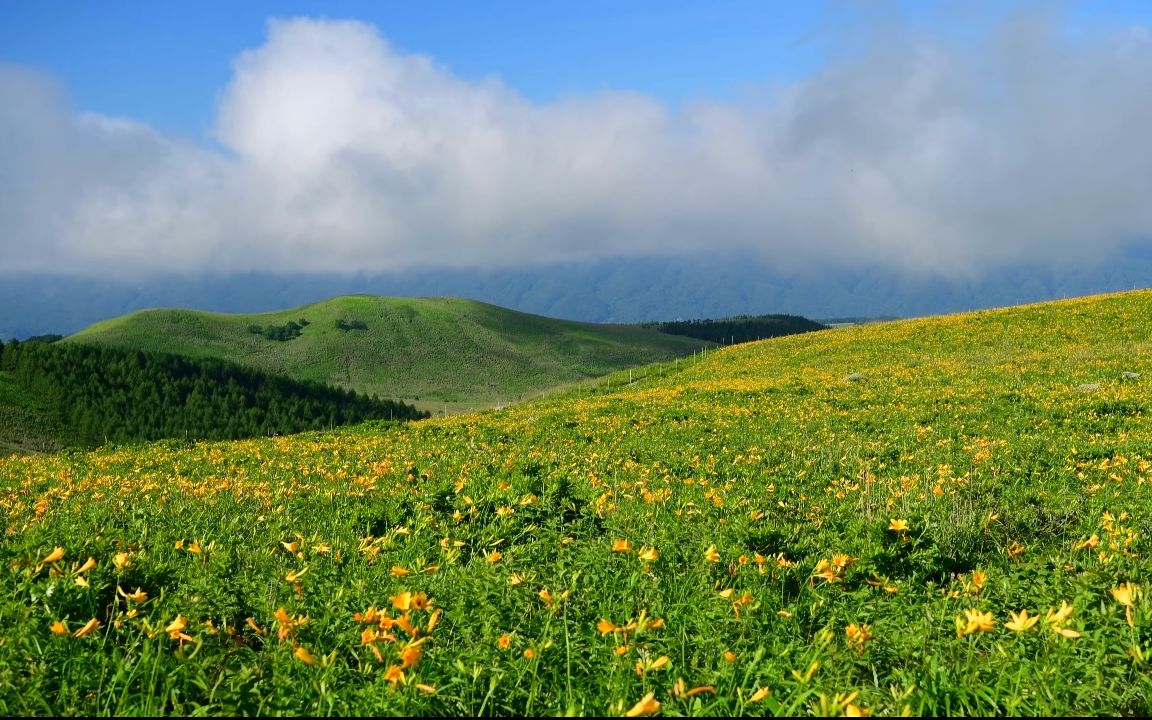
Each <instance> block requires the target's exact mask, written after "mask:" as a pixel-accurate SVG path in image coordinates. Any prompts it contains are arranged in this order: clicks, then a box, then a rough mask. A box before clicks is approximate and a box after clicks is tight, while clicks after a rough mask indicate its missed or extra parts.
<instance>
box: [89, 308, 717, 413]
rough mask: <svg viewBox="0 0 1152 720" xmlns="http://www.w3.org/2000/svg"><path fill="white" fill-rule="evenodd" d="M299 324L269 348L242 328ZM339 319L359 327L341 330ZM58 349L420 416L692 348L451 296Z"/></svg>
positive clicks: (193, 321)
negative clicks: (241, 373) (186, 361)
mask: <svg viewBox="0 0 1152 720" xmlns="http://www.w3.org/2000/svg"><path fill="white" fill-rule="evenodd" d="M300 318H304V319H307V320H308V321H309V322H310V324H309V325H308V326H307V327H305V328H304V331H303V333H302V335H301V336H300V337H298V338H295V339H293V340H290V341H285V342H279V341H274V340H269V339H266V338H264V337H262V336H259V335H253V334H251V333H249V332H248V330H247V328H248V326H249V325H253V324H255V325H261V326H269V325H274V326H279V325H283V324H284V323H286V322H288V321H289V320H292V321H296V320H299V319H300ZM340 320H345V321H360V322H363V323H364V324H365V325H366V326H367V329H365V330H348V331H345V330H340V329H338V328H337V327H336V325H337V323H338V322H339V321H340ZM68 342H83V343H98V344H107V345H113V346H117V347H131V348H140V349H147V350H161V351H165V352H174V353H178V354H182V355H189V356H192V357H214V358H221V359H225V360H232V361H235V362H239V363H243V364H246V365H250V366H252V367H255V368H258V369H261V370H265V371H267V372H272V373H277V374H283V375H287V376H289V377H293V378H298V379H303V380H316V381H319V382H325V383H330V384H333V385H338V386H340V387H344V388H349V389H353V390H356V391H357V392H366V393H369V394H377V395H379V396H380V397H386V398H394V399H400V400H406V401H417V403H418V405H419V406H421V408H422V409H432V410H439V409H441V408H443V407H444V405H445V404H446V403H447V404H450V405H452V406H453V407H455V408H457V409H467V408H468V407H473V406H477V407H479V406H493V405H499V404H507V403H510V402H516V401H519V400H522V399H524V398H526V397H529V396H532V395H535V394H538V393H539V392H541V391H542V390H546V389H548V388H552V387H555V386H558V385H564V384H569V383H573V382H578V381H580V380H583V379H587V378H592V377H596V376H599V375H603V374H605V373H608V372H611V371H614V370H618V369H620V368H624V367H629V366H634V365H642V364H645V363H651V362H659V361H663V360H667V359H671V358H673V357H679V356H685V355H690V354H691V353H693V352H694V351H696V350H698V349H700V348H701V347H704V346H709V345H710V343H706V342H703V341H700V340H693V339H690V338H684V337H676V336H671V335H665V334H662V333H659V332H656V331H654V330H650V329H644V328H639V327H636V326H626V325H617V326H612V325H596V324H590V323H577V322H569V321H564V320H553V319H550V318H544V317H540V316H537V315H528V314H525V313H519V312H515V311H512V310H507V309H504V308H499V307H496V306H493V305H487V304H484V303H479V302H474V301H470V300H461V299H455V298H418V299H406V298H384V297H375V296H348V297H339V298H334V299H332V300H328V301H325V302H321V303H316V304H313V305H306V306H304V307H300V308H294V309H291V310H285V311H280V312H273V313H262V314H256V315H230V314H221V313H205V312H196V311H190V310H146V311H142V312H137V313H133V314H131V315H127V316H124V317H120V318H115V319H113V320H107V321H104V322H100V323H97V324H95V325H93V326H92V327H90V328H88V329H86V330H84V331H82V332H80V333H77V334H76V335H73V336H71V337H70V338H68Z"/></svg>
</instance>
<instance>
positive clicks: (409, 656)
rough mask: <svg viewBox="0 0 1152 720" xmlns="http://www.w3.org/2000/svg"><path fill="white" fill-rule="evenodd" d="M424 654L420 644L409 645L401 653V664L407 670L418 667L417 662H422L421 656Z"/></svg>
mask: <svg viewBox="0 0 1152 720" xmlns="http://www.w3.org/2000/svg"><path fill="white" fill-rule="evenodd" d="M422 654H423V651H422V650H421V649H420V646H419V645H409V646H408V647H406V648H404V650H403V651H402V652H401V653H400V664H401V665H402V666H403V667H404V669H405V670H407V669H408V668H413V667H416V664H417V663H419V662H420V656H421V655H422Z"/></svg>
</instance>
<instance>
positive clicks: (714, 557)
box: [704, 545, 720, 563]
mask: <svg viewBox="0 0 1152 720" xmlns="http://www.w3.org/2000/svg"><path fill="white" fill-rule="evenodd" d="M704 559H705V560H707V561H708V562H710V563H717V562H720V553H718V552H716V546H715V545H709V546H708V549H707V550H705V551H704Z"/></svg>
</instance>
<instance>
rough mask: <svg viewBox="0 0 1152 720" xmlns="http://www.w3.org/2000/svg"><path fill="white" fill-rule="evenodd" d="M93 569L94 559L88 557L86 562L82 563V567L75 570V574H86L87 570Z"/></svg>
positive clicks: (94, 565)
mask: <svg viewBox="0 0 1152 720" xmlns="http://www.w3.org/2000/svg"><path fill="white" fill-rule="evenodd" d="M94 567H96V558H94V557H89V558H88V559H87V560H85V561H84V564H83V565H81V566H80V567H78V568H76V574H77V575H83V574H84V573H86V572H88V571H89V570H91V569H92V568H94Z"/></svg>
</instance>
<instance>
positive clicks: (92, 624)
mask: <svg viewBox="0 0 1152 720" xmlns="http://www.w3.org/2000/svg"><path fill="white" fill-rule="evenodd" d="M98 627H100V621H99V620H97V619H96V618H92V619H91V620H89V621H88V622H86V623H84V627H82V628H80V629H79V630H77V631H76V632H74V633H72V637H78V638H82V637H84V636H85V635H90V634H91V633H92V632H93V631H95V630H96V628H98Z"/></svg>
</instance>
